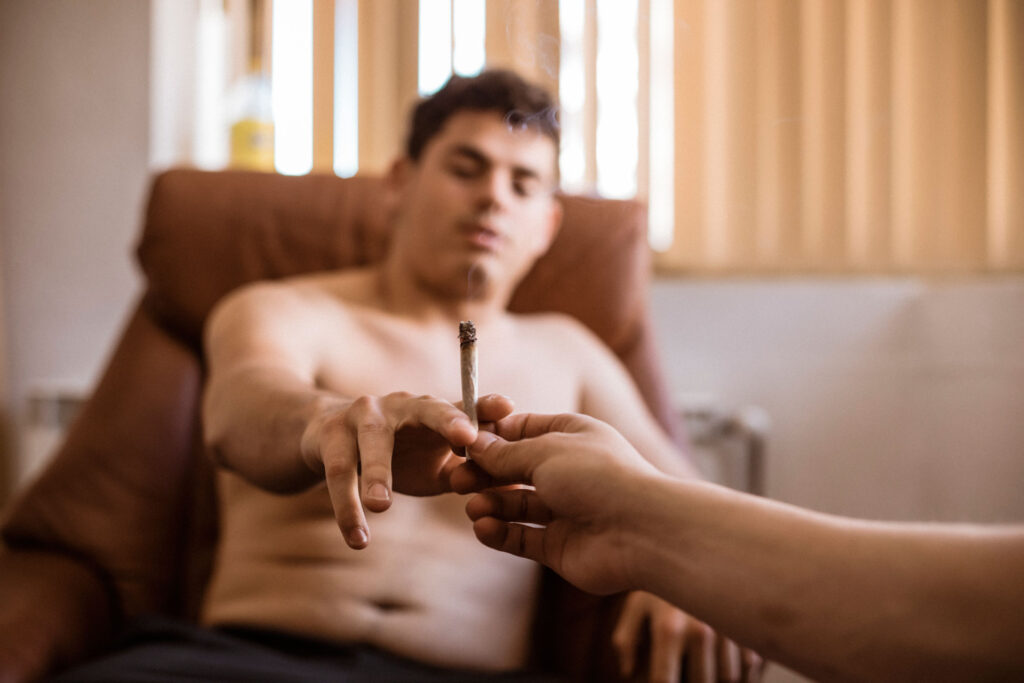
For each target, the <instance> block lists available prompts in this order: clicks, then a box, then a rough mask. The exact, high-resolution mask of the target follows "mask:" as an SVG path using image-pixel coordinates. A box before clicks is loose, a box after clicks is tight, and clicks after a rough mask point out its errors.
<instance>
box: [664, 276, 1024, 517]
mask: <svg viewBox="0 0 1024 683" xmlns="http://www.w3.org/2000/svg"><path fill="white" fill-rule="evenodd" d="M653 306H654V311H655V316H656V320H657V329H658V333H659V336H660V339H661V344H662V347H663V351H664V353H665V356H666V358H665V361H666V371H667V373H668V375H669V380H670V383H671V385H672V387H673V388H674V390H676V391H686V392H691V391H698V392H708V393H710V394H712V395H714V396H716V397H718V399H719V400H720V401H722V402H723V403H724V404H725V405H728V406H736V405H744V404H755V405H758V406H760V407H762V408H764V409H765V410H767V411H768V413H769V414H770V416H771V418H772V420H773V422H774V427H773V431H772V433H771V436H770V442H769V456H768V457H769V463H768V468H767V492H768V494H769V495H770V496H771V497H773V498H779V499H782V500H786V501H789V502H793V503H798V504H800V505H806V506H809V507H812V508H815V509H819V510H824V511H829V512H836V513H842V514H853V515H861V516H865V517H872V518H893V519H933V520H974V521H994V520H1018V521H1019V520H1024V495H1021V493H1020V491H1021V485H1022V484H1024V419H1022V416H1024V277H1019V276H1018V277H1004V278H991V279H981V278H976V279H962V280H948V281H941V280H940V281H935V282H928V281H923V280H920V279H916V278H889V279H879V278H867V279H853V278H850V279H826V280H821V279H794V280H778V279H776V280H735V281H719V282H714V281H704V282H686V281H661V282H658V283H657V284H656V286H655V290H654V296H653Z"/></svg>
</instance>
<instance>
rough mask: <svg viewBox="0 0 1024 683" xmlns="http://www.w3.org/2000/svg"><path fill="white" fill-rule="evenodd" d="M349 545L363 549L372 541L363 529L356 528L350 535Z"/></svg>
mask: <svg viewBox="0 0 1024 683" xmlns="http://www.w3.org/2000/svg"><path fill="white" fill-rule="evenodd" d="M348 540H349V545H353V546H359V547H362V546H364V545H366V544H367V542H368V541H369V540H370V539H369V537H368V536H367V535H366V531H365V530H364V529H363V528H362V527H356V528H355V529H353V530H352V531H350V532H349V534H348Z"/></svg>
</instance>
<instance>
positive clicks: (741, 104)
mask: <svg viewBox="0 0 1024 683" xmlns="http://www.w3.org/2000/svg"><path fill="white" fill-rule="evenodd" d="M210 1H211V2H212V1H213V0H210ZM218 1H219V0H218ZM234 1H235V2H239V1H241V0H234ZM306 1H307V2H309V1H311V2H312V21H313V31H312V64H313V82H312V99H313V106H312V109H313V114H312V117H313V123H312V137H313V143H312V144H313V154H312V159H313V160H312V167H313V169H314V171H317V172H331V171H336V172H339V173H342V174H350V173H351V172H354V171H355V170H356V169H358V170H359V172H361V173H364V172H365V173H379V172H381V171H383V170H384V169H385V168H386V167H387V164H388V163H389V162H390V160H391V159H392V158H393V157H394V155H395V154H396V153H398V152H399V151H400V148H401V131H403V130H404V128H405V124H406V116H407V112H408V110H409V108H410V106H411V105H412V104H413V103H414V102H415V100H416V98H417V97H418V96H419V95H420V88H419V86H420V84H419V83H418V74H419V66H420V52H419V48H420V33H419V32H420V25H419V24H420V9H421V3H420V2H417V1H416V0H306ZM421 2H422V3H424V4H423V7H424V8H427V7H429V6H430V3H433V4H435V5H437V4H445V5H446V7H445V9H446V11H447V12H449V14H448V15H446V16H449V17H450V19H449V20H450V22H451V26H452V30H453V33H452V36H453V37H451V38H449V39H448V42H449V43H450V44H451V50H452V55H451V57H450V63H451V64H452V67H453V68H454V65H455V63H456V59H457V57H456V54H455V53H456V51H457V49H458V48H457V43H458V40H457V39H456V38H455V37H454V34H455V28H456V26H457V25H458V23H459V21H460V20H459V18H458V14H459V12H460V10H459V6H460V5H464V4H465V2H468V0H430V3H428V2H427V0H421ZM231 4H232V2H231V0H227V2H225V6H228V5H231ZM282 4H284V3H282ZM481 6H482V7H483V8H484V22H483V27H484V29H483V30H484V32H485V35H484V39H483V46H484V48H483V49H484V60H485V62H486V64H487V65H488V66H507V67H511V68H514V69H516V70H518V71H519V72H521V73H522V74H523V75H524V76H526V77H528V78H530V79H532V80H535V81H538V82H540V83H541V84H543V85H545V86H546V87H548V88H549V89H550V90H552V91H553V92H556V93H558V92H559V90H560V89H561V90H563V91H564V92H563V93H562V94H563V95H564V97H563V100H564V103H565V111H564V112H563V122H564V124H565V125H566V130H565V138H566V140H565V144H564V149H563V160H562V169H563V179H564V180H565V181H566V187H567V189H568V190H570V191H573V192H604V193H605V194H608V193H612V194H615V193H616V192H621V191H622V190H621V189H615V188H622V187H627V188H628V192H630V193H633V192H635V193H636V194H637V196H639V197H640V198H641V199H642V200H645V201H649V204H650V208H651V211H650V213H651V216H652V244H653V245H655V246H656V247H658V248H659V249H660V251H661V253H659V254H658V256H657V259H656V263H657V264H658V265H659V267H661V268H662V269H665V270H669V271H688V272H712V273H719V272H757V273H766V272H767V273H770V272H783V273H786V272H923V273H933V272H954V273H956V272H996V271H1019V270H1021V269H1022V268H1024V0H757V1H756V2H755V1H753V0H479V2H478V3H477V4H476V5H475V6H473V7H472V8H473V11H474V12H479V9H480V7H481ZM623 8H626V9H625V10H624V9H623ZM461 11H463V12H466V11H467V10H466V9H465V8H464V9H463V10H461ZM623 26H625V27H628V28H627V29H626V32H627V33H629V34H630V35H628V36H625V37H624V36H623ZM446 35H447V34H446ZM474 49H475V48H474ZM630 50H632V51H633V52H630ZM609 54H616V55H618V56H617V57H615V58H614V59H608V58H607V55H609ZM612 71H615V72H617V73H618V75H617V76H616V77H617V78H619V80H618V81H615V80H614V78H612V77H611V76H610V75H609V74H610V73H611V72H612ZM567 73H569V74H571V75H569V76H567V75H566V74H567ZM623 74H625V75H624V76H623ZM623 78H625V79H626V80H623ZM607 83H613V84H614V83H618V84H617V85H613V86H607V85H605V86H602V84H607ZM611 90H614V91H615V92H611ZM618 93H621V94H622V97H621V98H620V99H619V101H616V96H617V94H618ZM602 98H603V99H604V102H605V105H607V111H609V112H611V114H605V113H603V112H604V110H603V109H602V106H604V105H602ZM634 110H635V111H634ZM611 116H614V117H617V118H616V120H618V121H625V122H626V123H624V124H620V125H618V127H616V128H613V129H612V130H613V134H611V135H609V134H607V130H608V129H607V126H606V127H605V129H604V131H605V132H604V133H602V125H603V124H602V117H605V120H606V121H607V120H610V118H609V117H611ZM356 130H357V131H358V132H355V131H356ZM613 143H614V144H622V143H625V145H627V147H628V148H626V147H624V148H623V149H624V151H623V152H622V153H621V154H620V155H619V156H618V157H611V158H612V161H611V162H608V161H602V160H604V159H607V158H608V157H607V156H606V154H605V153H606V151H607V149H605V150H602V149H601V145H602V144H603V145H605V146H606V147H607V146H609V145H611V144H613ZM622 159H626V160H627V162H628V165H629V169H628V172H627V173H626V174H623V173H621V170H622V169H621V168H619V167H618V166H619V165H621V163H622V162H621V161H620V160H622ZM602 163H604V168H603V169H602ZM625 175H629V176H630V177H629V178H625ZM617 176H623V177H621V178H619V177H617ZM602 178H603V179H602ZM609 178H612V179H614V180H615V182H611V181H609ZM624 180H625V181H626V182H623V181H624Z"/></svg>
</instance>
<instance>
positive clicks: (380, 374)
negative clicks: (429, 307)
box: [318, 329, 580, 413]
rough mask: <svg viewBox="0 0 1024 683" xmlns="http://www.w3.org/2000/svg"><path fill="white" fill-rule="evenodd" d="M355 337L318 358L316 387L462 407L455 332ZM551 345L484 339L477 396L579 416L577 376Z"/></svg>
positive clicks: (515, 339)
mask: <svg viewBox="0 0 1024 683" xmlns="http://www.w3.org/2000/svg"><path fill="white" fill-rule="evenodd" d="M389 332H390V333H389V334H370V333H367V332H358V333H357V334H355V335H353V336H352V338H350V339H347V340H345V341H344V342H339V343H338V345H337V347H336V348H334V349H330V350H329V351H328V352H327V353H325V354H324V356H323V358H324V360H323V363H322V366H321V368H320V372H319V376H318V379H319V382H320V384H321V386H322V387H323V388H325V389H328V390H330V391H334V392H337V393H338V394H340V395H342V396H347V397H351V398H355V397H358V396H363V395H370V396H382V395H385V394H389V393H392V392H396V391H405V392H409V393H413V394H429V395H432V396H437V397H439V398H443V399H446V400H449V401H453V402H454V401H458V400H460V399H461V383H460V369H459V363H460V353H459V342H458V330H457V329H453V330H452V333H451V334H450V335H438V334H434V335H417V334H415V333H412V332H408V333H403V331H402V330H400V329H399V330H393V331H389ZM567 355H568V354H566V352H565V349H563V348H561V347H560V346H559V344H558V340H557V339H525V338H523V336H522V335H513V336H511V338H497V339H496V338H493V337H492V338H487V337H486V336H481V338H480V339H479V340H478V342H477V360H478V381H479V393H480V395H483V394H489V393H500V394H504V395H506V396H508V397H510V398H511V399H513V401H515V403H516V409H517V410H519V411H530V412H543V413H552V412H566V411H575V410H578V409H579V395H580V373H579V371H578V370H577V369H576V368H574V367H573V366H572V364H571V362H570V360H569V359H568V358H567Z"/></svg>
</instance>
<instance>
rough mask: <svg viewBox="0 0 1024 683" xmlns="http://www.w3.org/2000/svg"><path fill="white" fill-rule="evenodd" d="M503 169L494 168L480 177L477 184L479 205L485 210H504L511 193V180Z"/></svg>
mask: <svg viewBox="0 0 1024 683" xmlns="http://www.w3.org/2000/svg"><path fill="white" fill-rule="evenodd" d="M507 176H508V173H506V172H503V171H502V169H498V168H494V169H491V170H489V171H488V172H487V173H484V174H482V175H481V176H480V182H479V183H477V204H478V205H479V207H480V208H481V209H483V210H494V209H501V208H504V207H505V206H506V204H507V202H508V199H509V195H510V193H511V191H512V190H511V179H510V178H508V177H507Z"/></svg>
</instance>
